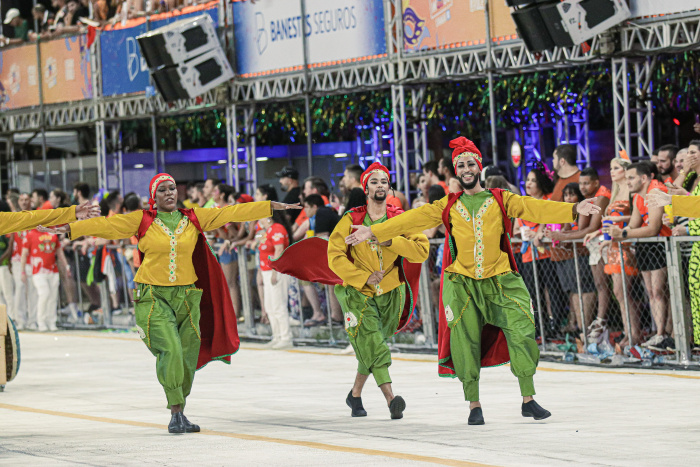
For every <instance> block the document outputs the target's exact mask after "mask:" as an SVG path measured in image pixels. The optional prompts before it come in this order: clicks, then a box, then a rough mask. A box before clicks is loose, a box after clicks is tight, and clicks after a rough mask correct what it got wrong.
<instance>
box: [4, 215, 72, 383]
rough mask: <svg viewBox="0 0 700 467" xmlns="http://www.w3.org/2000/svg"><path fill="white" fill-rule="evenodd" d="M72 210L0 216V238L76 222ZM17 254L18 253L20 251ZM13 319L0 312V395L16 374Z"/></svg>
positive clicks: (17, 358)
mask: <svg viewBox="0 0 700 467" xmlns="http://www.w3.org/2000/svg"><path fill="white" fill-rule="evenodd" d="M75 208H76V207H75V206H71V207H69V208H60V209H49V210H40V211H22V212H0V235H5V234H9V233H13V232H21V231H24V230H30V229H34V228H36V227H38V226H40V225H43V226H47V227H48V226H53V225H59V224H67V223H70V222H75V221H76V220H77V218H76V214H75ZM19 250H20V252H21V247H19ZM10 309H13V307H10ZM8 311H9V310H8ZM5 317H7V319H6V318H5ZM16 319H18V318H17V316H16V315H15V316H12V314H11V313H6V312H4V310H3V312H0V339H2V342H1V343H0V358H2V359H3V361H4V362H5V365H4V366H3V368H4V371H5V372H6V373H4V374H2V375H0V392H2V391H3V390H4V388H5V384H6V383H7V382H9V381H12V380H13V379H14V378H15V376H16V375H17V372H18V371H19V366H20V361H21V358H20V347H19V333H18V332H17V326H16V324H15V322H14V320H16ZM19 319H20V323H19V325H20V326H23V324H24V323H23V320H24V319H25V318H24V316H20V317H19Z"/></svg>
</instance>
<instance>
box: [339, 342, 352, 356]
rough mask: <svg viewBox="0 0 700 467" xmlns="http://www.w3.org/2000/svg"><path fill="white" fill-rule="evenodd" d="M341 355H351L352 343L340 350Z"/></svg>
mask: <svg viewBox="0 0 700 467" xmlns="http://www.w3.org/2000/svg"><path fill="white" fill-rule="evenodd" d="M340 353H341V355H352V354H354V353H355V349H353V348H352V344H350V345H348V346H347V347H345V348H344V349H343V350H341V351H340Z"/></svg>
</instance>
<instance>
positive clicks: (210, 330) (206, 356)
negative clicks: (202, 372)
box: [136, 209, 240, 370]
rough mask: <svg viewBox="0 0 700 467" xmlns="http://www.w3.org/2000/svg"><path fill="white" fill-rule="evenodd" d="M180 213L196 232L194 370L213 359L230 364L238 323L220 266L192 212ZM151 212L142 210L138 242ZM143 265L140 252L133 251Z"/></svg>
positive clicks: (147, 224)
mask: <svg viewBox="0 0 700 467" xmlns="http://www.w3.org/2000/svg"><path fill="white" fill-rule="evenodd" d="M180 212H181V213H182V214H183V215H185V216H187V218H188V219H189V220H190V222H192V224H194V226H195V227H197V230H199V237H198V239H197V245H196V246H195V248H194V252H193V253H192V263H193V265H194V271H195V274H197V282H196V283H195V287H197V288H199V289H202V301H201V303H200V306H199V309H200V318H199V331H200V336H201V338H202V342H201V345H200V347H199V358H198V359H197V369H198V370H199V369H200V368H203V367H204V366H205V365H207V364H208V363H209V362H213V361H215V360H218V361H222V362H224V363H231V355H233V354H235V353H236V352H238V348H239V346H240V340H239V338H238V322H237V319H236V312H235V311H234V309H233V303H232V302H231V295H230V293H229V290H228V283H227V282H226V277H224V272H223V271H222V270H221V265H220V264H219V262H218V261H217V260H216V256H214V253H213V252H212V251H211V248H210V247H209V243H207V239H206V238H204V231H203V230H202V226H201V225H200V224H199V220H198V219H197V216H196V215H195V213H194V210H193V209H180ZM155 217H156V211H155V210H144V211H143V218H142V219H141V225H139V230H138V233H137V234H136V238H138V239H140V238H141V237H143V236H144V235H145V234H146V231H147V230H148V228H149V227H150V226H151V224H152V223H153V220H154V219H155ZM137 251H138V252H139V256H140V257H141V262H142V263H143V252H141V250H137Z"/></svg>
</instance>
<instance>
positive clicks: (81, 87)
mask: <svg viewBox="0 0 700 467" xmlns="http://www.w3.org/2000/svg"><path fill="white" fill-rule="evenodd" d="M41 72H42V78H43V82H42V84H43V86H42V87H43V90H44V104H57V103H59V102H70V101H80V100H83V99H92V73H91V71H90V50H89V49H88V47H87V38H86V36H73V37H66V38H65V39H58V40H55V41H49V42H44V43H42V44H41Z"/></svg>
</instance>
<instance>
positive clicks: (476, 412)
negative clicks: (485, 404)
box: [467, 407, 486, 425]
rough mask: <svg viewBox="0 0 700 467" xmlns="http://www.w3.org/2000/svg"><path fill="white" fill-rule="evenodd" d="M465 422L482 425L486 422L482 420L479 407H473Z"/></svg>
mask: <svg viewBox="0 0 700 467" xmlns="http://www.w3.org/2000/svg"><path fill="white" fill-rule="evenodd" d="M467 423H468V424H469V425H483V424H485V423H486V422H485V421H484V413H483V412H482V411H481V407H474V408H473V409H472V410H471V411H470V412H469V421H468V422H467Z"/></svg>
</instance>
